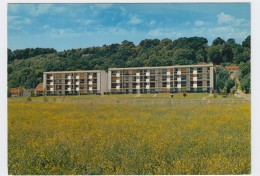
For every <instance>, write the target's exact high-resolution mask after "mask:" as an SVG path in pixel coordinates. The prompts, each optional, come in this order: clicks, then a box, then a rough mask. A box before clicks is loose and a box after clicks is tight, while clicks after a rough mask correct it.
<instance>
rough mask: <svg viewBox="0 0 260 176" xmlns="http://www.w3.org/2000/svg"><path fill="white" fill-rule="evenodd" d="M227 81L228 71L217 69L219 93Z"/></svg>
mask: <svg viewBox="0 0 260 176" xmlns="http://www.w3.org/2000/svg"><path fill="white" fill-rule="evenodd" d="M227 80H229V73H228V71H227V70H226V69H225V68H217V70H216V81H217V89H218V90H219V91H221V90H223V89H224V88H225V87H226V83H227V82H226V81H227Z"/></svg>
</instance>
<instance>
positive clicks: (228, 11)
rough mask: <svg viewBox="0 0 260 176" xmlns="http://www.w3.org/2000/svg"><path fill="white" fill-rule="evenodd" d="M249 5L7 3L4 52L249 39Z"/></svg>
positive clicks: (239, 41) (238, 41)
mask: <svg viewBox="0 0 260 176" xmlns="http://www.w3.org/2000/svg"><path fill="white" fill-rule="evenodd" d="M250 25H251V24H250V4H249V3H194V4H191V3H186V4H181V3H179V4H173V3H170V4H162V3H159V4H8V48H10V49H12V50H14V49H24V48H35V47H45V48H46V47H47V48H55V49H57V50H58V51H62V50H67V49H72V48H86V47H91V46H102V45H104V44H107V45H109V44H112V43H121V42H122V41H123V40H129V41H132V42H134V43H135V44H138V43H139V42H140V41H141V40H143V39H155V38H157V39H164V38H169V39H172V40H175V39H178V38H180V37H193V36H200V37H205V38H207V39H208V41H209V45H211V43H212V41H213V40H214V39H215V38H217V37H221V38H223V39H225V40H227V39H229V38H234V39H235V40H236V42H237V43H241V42H242V41H243V40H244V39H245V38H246V37H247V36H248V35H250Z"/></svg>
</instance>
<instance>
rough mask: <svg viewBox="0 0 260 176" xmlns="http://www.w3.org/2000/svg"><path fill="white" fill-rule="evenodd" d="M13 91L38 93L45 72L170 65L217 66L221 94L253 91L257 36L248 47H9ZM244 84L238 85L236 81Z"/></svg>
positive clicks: (149, 42) (197, 40)
mask: <svg viewBox="0 0 260 176" xmlns="http://www.w3.org/2000/svg"><path fill="white" fill-rule="evenodd" d="M7 52H8V88H9V89H10V88H14V87H20V88H26V89H33V88H35V87H36V86H37V84H38V83H40V82H42V79H43V72H46V71H69V70H93V69H95V70H99V69H101V70H107V69H108V68H114V67H142V66H170V65H186V64H197V63H200V62H206V63H208V62H212V63H214V64H216V65H219V67H217V69H216V79H217V91H223V90H225V91H226V92H228V93H229V92H231V91H232V90H235V89H237V88H238V87H236V86H238V85H239V88H240V89H241V90H242V91H244V92H245V93H249V92H250V91H251V87H250V81H251V78H250V72H251V69H250V68H251V67H250V65H251V64H250V60H251V36H248V37H247V38H245V40H244V41H243V42H242V44H238V43H236V41H235V40H234V39H232V38H230V39H228V40H226V41H225V40H224V39H222V38H220V37H217V38H216V39H215V40H213V42H212V44H211V45H209V44H208V40H207V39H206V38H204V37H189V38H187V37H182V38H179V39H176V40H171V39H168V38H165V39H162V40H159V39H145V40H142V41H141V42H140V43H139V44H138V45H135V44H134V43H133V42H131V41H127V40H124V41H122V42H121V43H120V44H118V43H116V44H111V45H103V46H97V47H88V48H78V49H70V50H64V51H60V52H58V51H56V50H55V49H53V48H26V49H17V50H13V51H12V50H11V49H8V50H7ZM227 65H238V66H239V76H238V79H237V80H233V79H231V78H230V77H229V73H228V71H227V70H226V69H225V66H227ZM236 81H237V82H238V83H239V84H238V85H237V84H235V82H236Z"/></svg>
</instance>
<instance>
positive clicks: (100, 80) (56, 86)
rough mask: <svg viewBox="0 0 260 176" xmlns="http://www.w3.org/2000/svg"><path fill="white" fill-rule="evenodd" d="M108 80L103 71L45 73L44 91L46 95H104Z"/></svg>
mask: <svg viewBox="0 0 260 176" xmlns="http://www.w3.org/2000/svg"><path fill="white" fill-rule="evenodd" d="M107 80H108V79H107V72H105V71H102V70H90V71H57V72H44V73H43V89H44V93H45V95H68V94H92V93H94V94H103V93H104V92H107V91H108V82H107Z"/></svg>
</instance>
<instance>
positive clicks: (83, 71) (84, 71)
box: [43, 70, 104, 73]
mask: <svg viewBox="0 0 260 176" xmlns="http://www.w3.org/2000/svg"><path fill="white" fill-rule="evenodd" d="M101 71H104V70H77V71H49V72H43V73H92V72H101Z"/></svg>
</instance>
